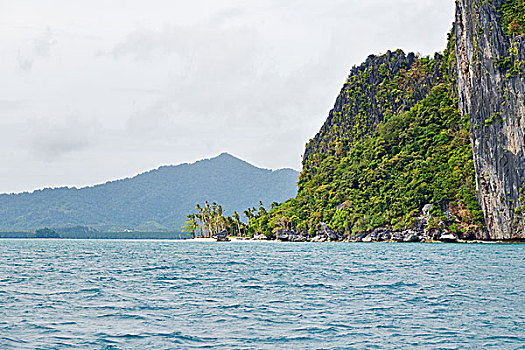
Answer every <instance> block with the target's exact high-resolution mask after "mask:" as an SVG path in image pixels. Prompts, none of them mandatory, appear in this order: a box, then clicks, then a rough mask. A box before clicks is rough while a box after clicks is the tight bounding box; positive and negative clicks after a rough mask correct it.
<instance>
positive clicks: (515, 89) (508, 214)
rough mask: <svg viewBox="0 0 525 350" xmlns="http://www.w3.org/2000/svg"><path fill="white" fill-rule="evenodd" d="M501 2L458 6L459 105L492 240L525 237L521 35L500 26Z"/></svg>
mask: <svg viewBox="0 0 525 350" xmlns="http://www.w3.org/2000/svg"><path fill="white" fill-rule="evenodd" d="M514 2H515V3H518V1H514ZM504 3H505V1H504V0H493V1H479V0H459V1H456V4H457V5H456V23H455V35H456V56H457V68H458V82H457V83H458V91H459V106H460V109H461V112H462V114H463V115H468V116H469V119H470V136H471V142H472V150H473V157H474V165H475V171H476V187H477V192H478V200H479V202H480V204H481V207H482V209H483V213H484V216H485V221H486V225H487V229H488V237H485V238H492V239H511V238H525V219H524V216H523V210H522V208H523V206H524V204H525V198H524V197H525V136H524V135H525V105H524V97H525V80H524V70H523V67H524V60H525V36H523V35H521V36H517V35H515V34H512V33H509V29H508V28H505V27H504V26H503V25H502V23H503V22H504V21H503V18H502V17H503V14H502V11H501V7H502V5H504ZM518 34H520V33H518Z"/></svg>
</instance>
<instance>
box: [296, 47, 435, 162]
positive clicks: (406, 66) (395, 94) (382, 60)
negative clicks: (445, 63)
mask: <svg viewBox="0 0 525 350" xmlns="http://www.w3.org/2000/svg"><path fill="white" fill-rule="evenodd" d="M435 58H436V60H440V59H441V56H440V55H439V54H437V55H436V57H435ZM442 79H443V71H441V70H440V69H439V64H436V65H434V67H433V69H431V70H427V69H422V65H421V64H420V58H418V57H417V56H416V55H414V54H413V53H409V54H405V53H404V52H403V51H402V50H396V51H387V53H386V54H384V55H382V56H376V55H370V56H369V57H368V58H367V59H366V61H365V62H364V63H363V64H361V65H360V66H354V67H353V68H352V69H351V70H350V74H349V76H348V78H347V81H346V83H345V84H344V86H343V88H342V89H341V92H340V93H339V96H338V97H337V100H336V102H335V105H334V108H333V109H332V110H331V111H330V113H329V115H328V118H327V120H326V121H325V123H324V124H323V126H322V127H321V130H320V131H319V132H318V133H317V135H315V137H314V138H313V139H311V140H310V141H309V142H308V144H307V145H306V150H305V153H304V156H303V169H311V168H312V167H315V165H316V164H317V163H318V161H319V159H320V158H321V157H323V156H326V155H333V154H338V155H339V156H340V155H341V154H342V153H344V152H345V151H348V146H349V145H350V144H352V142H354V141H356V140H357V139H359V138H360V137H362V136H364V135H366V134H369V133H370V132H372V131H374V130H375V129H376V127H377V125H378V124H379V123H380V122H381V121H382V120H383V119H384V118H385V116H388V115H392V114H398V113H401V112H404V111H407V110H409V109H410V108H412V107H413V106H414V105H415V104H416V103H417V102H418V101H421V100H422V99H423V98H425V97H426V96H427V95H428V93H429V91H430V90H431V89H432V87H433V86H435V85H436V83H437V82H439V81H442Z"/></svg>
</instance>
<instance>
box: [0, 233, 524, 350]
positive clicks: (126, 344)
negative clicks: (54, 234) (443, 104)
mask: <svg viewBox="0 0 525 350" xmlns="http://www.w3.org/2000/svg"><path fill="white" fill-rule="evenodd" d="M524 253H525V246H524V245H510V244H509V245H494V244H476V245H475V244H472V245H466V244H464V245H459V244H450V245H448V244H340V243H339V244H337V243H334V244H331V243H330V244H320V243H317V244H315V243H298V244H295V243H271V242H268V243H256V242H252V243H249V242H246V243H194V242H183V241H176V242H174V241H111V240H106V241H74V240H0V262H1V263H0V349H34V348H38V349H68V348H86V349H171V348H173V349H179V348H182V349H192V348H214V349H221V348H224V349H230V348H236V349H239V348H241V349H242V348H250V349H252V348H257V349H261V348H263V349H303V348H306V349H310V348H312V349H319V348H321V349H338V348H340V349H347V348H348V349H353V348H355V349H406V348H414V349H458V348H460V349H525V306H524V305H525V264H524V263H525V261H524V260H525V258H524V257H525V255H524Z"/></svg>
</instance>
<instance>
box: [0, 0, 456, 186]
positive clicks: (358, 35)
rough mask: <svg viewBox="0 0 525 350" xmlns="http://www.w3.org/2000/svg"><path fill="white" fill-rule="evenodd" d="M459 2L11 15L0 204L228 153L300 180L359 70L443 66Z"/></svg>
mask: <svg viewBox="0 0 525 350" xmlns="http://www.w3.org/2000/svg"><path fill="white" fill-rule="evenodd" d="M453 17H454V1H452V0H300V1H299V0H243V1H242V0H192V1H188V0H165V1H163V0H140V1H139V0H120V1H119V0H112V1H107V0H85V1H80V0H79V1H71V0H62V1H60V0H46V1H39V0H34V1H26V0H0V77H1V79H0V159H1V163H0V192H19V191H26V190H33V189H37V188H43V187H56V186H83V185H90V184H95V183H100V182H105V181H106V180H110V179H116V178H121V177H127V176H132V175H135V174H137V173H139V172H143V171H145V170H149V169H152V168H156V167H158V166H160V165H166V164H178V163H182V162H193V161H195V160H197V159H201V158H209V157H212V156H215V155H217V154H219V153H221V152H223V151H226V152H229V153H231V154H233V155H236V156H238V157H240V158H242V159H245V160H247V161H249V162H251V163H253V164H255V165H257V166H261V167H265V168H281V167H291V168H295V169H300V162H301V155H302V153H303V151H304V146H305V143H306V142H307V141H308V139H310V138H312V137H313V136H314V135H315V134H316V132H317V131H318V130H319V128H320V126H321V125H322V123H323V121H324V120H325V119H326V117H327V114H328V111H329V110H330V109H331V108H332V106H333V104H334V101H335V98H336V97H337V94H338V92H339V90H340V89H341V86H342V84H343V82H344V81H345V79H346V76H347V74H348V71H349V69H350V68H351V67H352V66H353V65H356V64H360V63H361V62H362V61H363V60H364V59H365V58H366V57H367V56H368V55H369V54H378V53H384V52H386V51H387V50H388V49H393V50H394V49H397V48H401V49H403V50H405V52H409V51H414V52H420V53H421V54H423V55H427V54H431V53H433V52H435V51H442V50H443V48H444V47H445V44H446V34H447V32H448V31H449V29H450V28H451V24H452V21H453Z"/></svg>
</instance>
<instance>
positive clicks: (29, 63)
mask: <svg viewBox="0 0 525 350" xmlns="http://www.w3.org/2000/svg"><path fill="white" fill-rule="evenodd" d="M57 43H58V41H57V39H56V37H55V36H54V35H53V33H52V32H51V29H50V28H47V29H46V30H45V31H44V32H43V33H41V34H40V35H38V36H37V37H36V38H35V39H34V40H33V45H32V46H31V47H29V48H26V49H24V50H21V49H19V50H18V56H17V63H18V67H19V68H20V69H21V70H22V71H24V72H30V71H31V70H32V68H33V64H34V62H35V61H36V59H37V58H46V57H48V56H49V55H50V52H51V49H52V48H53V46H55V45H56V44H57Z"/></svg>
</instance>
